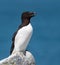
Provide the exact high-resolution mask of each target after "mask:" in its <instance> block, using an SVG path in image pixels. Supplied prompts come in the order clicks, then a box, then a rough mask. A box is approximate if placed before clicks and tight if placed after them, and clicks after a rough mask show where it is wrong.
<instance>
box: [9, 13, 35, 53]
mask: <svg viewBox="0 0 60 65" xmlns="http://www.w3.org/2000/svg"><path fill="white" fill-rule="evenodd" d="M34 14H35V13H34V12H23V13H22V16H21V19H22V24H21V25H20V26H19V27H18V29H17V31H16V32H15V33H14V34H13V37H12V45H11V49H10V54H11V53H12V52H13V50H14V42H15V36H16V34H17V33H18V30H20V28H22V27H24V26H26V25H28V24H29V23H30V19H31V17H33V16H34Z"/></svg>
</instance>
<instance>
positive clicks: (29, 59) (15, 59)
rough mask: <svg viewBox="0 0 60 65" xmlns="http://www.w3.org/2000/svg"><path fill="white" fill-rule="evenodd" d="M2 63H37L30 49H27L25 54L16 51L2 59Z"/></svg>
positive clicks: (8, 64) (32, 64)
mask: <svg viewBox="0 0 60 65" xmlns="http://www.w3.org/2000/svg"><path fill="white" fill-rule="evenodd" d="M0 65H35V60H34V57H33V55H32V54H31V53H30V52H28V51H26V54H25V55H24V54H23V53H22V52H15V53H13V54H11V55H10V56H9V57H7V58H5V59H3V60H0Z"/></svg>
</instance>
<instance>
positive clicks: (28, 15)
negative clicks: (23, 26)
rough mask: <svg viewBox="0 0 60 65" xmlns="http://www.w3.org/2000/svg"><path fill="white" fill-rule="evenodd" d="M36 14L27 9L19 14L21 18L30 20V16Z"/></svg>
mask: <svg viewBox="0 0 60 65" xmlns="http://www.w3.org/2000/svg"><path fill="white" fill-rule="evenodd" d="M35 15H36V13H35V12H29V11H27V12H23V13H22V16H21V18H22V19H28V20H30V19H31V18H32V17H34V16H35Z"/></svg>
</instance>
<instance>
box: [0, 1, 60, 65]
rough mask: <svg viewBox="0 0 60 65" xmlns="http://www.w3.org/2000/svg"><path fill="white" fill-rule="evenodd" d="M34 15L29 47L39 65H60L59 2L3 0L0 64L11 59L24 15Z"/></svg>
mask: <svg viewBox="0 0 60 65" xmlns="http://www.w3.org/2000/svg"><path fill="white" fill-rule="evenodd" d="M24 11H34V12H37V15H36V16H35V17H34V18H32V19H31V23H32V26H33V28H34V32H33V36H32V38H31V41H30V43H29V45H28V47H27V50H29V51H30V52H31V53H32V54H33V55H34V57H35V60H36V65H60V0H0V60H1V59H3V58H6V57H8V56H9V52H10V47H11V43H12V41H11V39H12V35H13V33H14V32H15V31H16V29H17V28H18V26H19V25H20V23H21V19H20V17H21V13H22V12H24Z"/></svg>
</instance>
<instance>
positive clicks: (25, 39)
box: [10, 11, 35, 54]
mask: <svg viewBox="0 0 60 65" xmlns="http://www.w3.org/2000/svg"><path fill="white" fill-rule="evenodd" d="M34 16H35V12H29V11H27V12H23V13H22V16H21V20H22V23H21V25H20V26H19V27H18V29H17V31H16V32H15V33H14V34H13V37H12V45H11V50H10V54H11V53H14V52H16V51H18V52H24V51H25V50H26V47H27V45H28V43H29V41H30V38H31V36H32V32H33V28H32V25H31V22H30V19H31V18H32V17H34Z"/></svg>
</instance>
